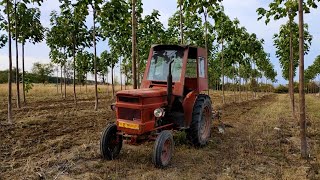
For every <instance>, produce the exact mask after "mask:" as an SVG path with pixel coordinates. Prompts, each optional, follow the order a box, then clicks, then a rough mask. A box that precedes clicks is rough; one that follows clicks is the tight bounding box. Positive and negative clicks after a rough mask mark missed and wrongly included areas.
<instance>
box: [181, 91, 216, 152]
mask: <svg viewBox="0 0 320 180" xmlns="http://www.w3.org/2000/svg"><path fill="white" fill-rule="evenodd" d="M211 120H212V107H211V99H210V97H209V96H208V95H205V94H199V95H198V97H197V99H196V102H195V104H194V106H193V112H192V121H191V125H190V128H189V130H188V131H187V136H188V139H189V140H190V141H191V142H192V144H194V145H195V146H198V147H200V146H204V145H206V144H207V143H208V141H209V138H210V135H211Z"/></svg>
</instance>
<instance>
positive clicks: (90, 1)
mask: <svg viewBox="0 0 320 180" xmlns="http://www.w3.org/2000/svg"><path fill="white" fill-rule="evenodd" d="M101 3H102V0H80V1H78V3H77V5H78V6H79V5H80V4H83V5H85V6H88V5H90V6H91V8H92V11H93V13H92V14H93V16H92V20H93V29H92V42H93V49H94V56H93V67H94V72H93V74H94V82H95V106H94V110H95V111H97V110H98V82H97V48H96V16H97V11H99V10H100V7H99V5H100V4H101Z"/></svg>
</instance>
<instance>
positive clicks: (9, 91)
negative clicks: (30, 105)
mask: <svg viewBox="0 0 320 180" xmlns="http://www.w3.org/2000/svg"><path fill="white" fill-rule="evenodd" d="M2 4H4V5H5V13H6V14H7V22H6V24H7V27H6V30H7V32H8V43H9V44H8V45H9V53H8V56H9V71H8V123H9V124H12V50H11V48H12V47H11V30H10V27H11V18H10V14H11V11H10V9H11V7H12V3H11V2H10V1H9V0H6V1H3V2H2Z"/></svg>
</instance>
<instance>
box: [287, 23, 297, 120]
mask: <svg viewBox="0 0 320 180" xmlns="http://www.w3.org/2000/svg"><path fill="white" fill-rule="evenodd" d="M291 24H292V19H291V18H290V42H289V46H290V69H289V94H290V100H291V109H292V117H293V118H295V116H296V115H295V114H296V113H295V107H294V84H293V82H294V81H293V47H292V30H291V29H292V28H291Z"/></svg>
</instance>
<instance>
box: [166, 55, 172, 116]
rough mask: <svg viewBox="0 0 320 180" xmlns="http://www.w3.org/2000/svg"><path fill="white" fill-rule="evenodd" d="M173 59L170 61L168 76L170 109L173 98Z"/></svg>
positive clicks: (169, 108)
mask: <svg viewBox="0 0 320 180" xmlns="http://www.w3.org/2000/svg"><path fill="white" fill-rule="evenodd" d="M172 63H173V60H172V61H170V62H169V73H168V77H167V101H168V111H169V112H170V111H171V99H172V73H171V66H172Z"/></svg>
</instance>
